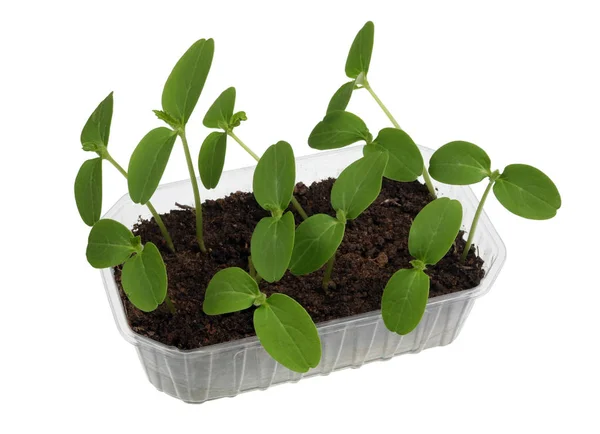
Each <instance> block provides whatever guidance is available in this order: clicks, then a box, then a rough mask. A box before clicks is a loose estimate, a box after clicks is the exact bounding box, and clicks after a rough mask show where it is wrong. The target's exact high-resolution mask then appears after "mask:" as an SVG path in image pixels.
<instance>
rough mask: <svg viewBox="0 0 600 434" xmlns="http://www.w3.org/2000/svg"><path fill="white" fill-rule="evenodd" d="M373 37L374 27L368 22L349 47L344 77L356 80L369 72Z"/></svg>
mask: <svg viewBox="0 0 600 434" xmlns="http://www.w3.org/2000/svg"><path fill="white" fill-rule="evenodd" d="M374 37H375V25H374V24H373V22H371V21H369V22H367V23H366V24H365V25H364V26H363V28H362V29H360V31H359V32H358V34H357V35H356V37H355V38H354V42H352V46H351V47H350V52H349V53H348V58H347V59H346V75H347V76H348V77H350V78H356V77H358V76H359V75H360V74H361V73H363V74H364V75H366V74H367V72H369V65H370V64H371V54H372V53H373V40H374Z"/></svg>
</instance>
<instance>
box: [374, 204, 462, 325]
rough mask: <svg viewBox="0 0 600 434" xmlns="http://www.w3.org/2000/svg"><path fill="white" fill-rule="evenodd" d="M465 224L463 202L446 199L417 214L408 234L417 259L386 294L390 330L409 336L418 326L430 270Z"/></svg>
mask: <svg viewBox="0 0 600 434" xmlns="http://www.w3.org/2000/svg"><path fill="white" fill-rule="evenodd" d="M461 222H462V206H461V204H460V202H458V201H456V200H451V199H448V198H445V197H444V198H440V199H436V200H434V201H432V202H430V203H429V204H427V205H426V206H425V207H424V208H423V209H422V210H421V212H419V214H417V217H415V220H414V221H413V224H412V226H411V228H410V232H409V234H408V250H409V252H410V254H411V256H412V257H413V258H415V259H414V260H412V261H411V262H410V263H411V265H412V268H410V269H401V270H399V271H397V272H396V273H394V275H393V276H392V277H391V278H390V280H389V281H388V283H387V285H386V286H385V289H384V291H383V298H382V300H381V315H382V316H383V322H384V323H385V326H386V327H387V328H388V329H389V330H391V331H393V332H395V333H398V334H400V335H405V334H408V333H410V332H411V331H413V330H414V329H415V328H416V327H417V325H418V324H419V322H420V321H421V318H422V317H423V314H424V313H425V307H426V306H427V300H428V299H429V285H430V281H429V276H427V274H425V270H426V267H427V265H435V264H437V263H438V262H439V261H440V260H441V259H442V258H443V257H444V256H445V255H446V253H447V252H448V250H450V247H452V244H453V243H454V241H455V239H456V236H457V235H458V231H459V229H460V225H461Z"/></svg>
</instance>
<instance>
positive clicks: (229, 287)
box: [202, 258, 260, 315]
mask: <svg viewBox="0 0 600 434" xmlns="http://www.w3.org/2000/svg"><path fill="white" fill-rule="evenodd" d="M253 259H254V258H253ZM259 295H260V291H259V289H258V284H257V283H256V281H255V280H254V279H253V278H252V276H250V275H249V274H248V273H246V272H245V271H244V270H242V269H241V268H238V267H231V268H225V269H224V270H221V271H219V272H218V273H217V274H215V275H214V276H213V278H212V279H211V281H210V282H209V283H208V287H207V288H206V295H205V296H204V304H203V306H202V309H203V310H204V313H205V314H207V315H221V314H224V313H231V312H238V311H240V310H244V309H248V308H249V307H250V306H252V304H253V303H254V300H256V297H258V296H259Z"/></svg>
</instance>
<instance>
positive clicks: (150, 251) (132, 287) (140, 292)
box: [121, 242, 168, 312]
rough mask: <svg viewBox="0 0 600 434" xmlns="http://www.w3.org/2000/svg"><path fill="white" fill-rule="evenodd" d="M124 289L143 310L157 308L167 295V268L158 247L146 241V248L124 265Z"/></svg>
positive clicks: (147, 310)
mask: <svg viewBox="0 0 600 434" xmlns="http://www.w3.org/2000/svg"><path fill="white" fill-rule="evenodd" d="M121 282H122V284H123V291H125V294H126V295H127V298H128V299H129V301H131V303H132V304H133V305H134V306H135V307H137V308H138V309H139V310H141V311H143V312H152V311H153V310H155V309H156V308H157V307H158V306H159V305H160V304H162V302H163V301H165V297H166V296H167V286H168V284H167V269H166V267H165V263H164V262H163V259H162V256H161V255H160V252H159V251H158V248H157V247H156V246H155V245H154V244H152V243H150V242H149V243H146V245H145V246H144V250H142V251H141V252H140V253H138V254H137V255H135V256H134V257H133V258H131V259H129V260H128V261H127V262H125V264H124V265H123V272H122V274H121Z"/></svg>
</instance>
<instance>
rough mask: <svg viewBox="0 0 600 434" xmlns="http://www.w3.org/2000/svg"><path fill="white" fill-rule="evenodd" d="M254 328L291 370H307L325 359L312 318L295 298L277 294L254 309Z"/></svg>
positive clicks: (272, 355) (266, 346)
mask: <svg viewBox="0 0 600 434" xmlns="http://www.w3.org/2000/svg"><path fill="white" fill-rule="evenodd" d="M254 330H255V331H256V336H257V337H258V340H259V341H260V343H261V344H262V346H263V347H264V348H265V350H266V351H267V353H269V355H270V356H271V357H273V358H274V359H275V360H276V361H278V362H279V363H281V364H282V365H283V366H285V367H286V368H288V369H291V370H292V371H296V372H307V371H308V370H309V369H310V368H315V367H316V366H317V365H318V364H319V362H320V361H321V339H320V338H319V332H318V331H317V327H316V326H315V323H314V322H313V320H312V318H311V317H310V315H309V314H308V312H306V310H305V309H304V308H303V307H302V306H301V305H300V304H299V303H298V302H297V301H295V300H294V299H293V298H290V297H288V296H287V295H284V294H273V295H271V296H270V297H269V298H267V301H266V302H265V303H264V304H262V305H261V306H260V307H259V308H258V309H256V310H255V311H254Z"/></svg>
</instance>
